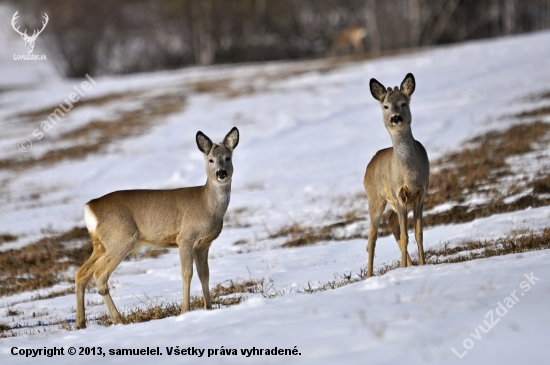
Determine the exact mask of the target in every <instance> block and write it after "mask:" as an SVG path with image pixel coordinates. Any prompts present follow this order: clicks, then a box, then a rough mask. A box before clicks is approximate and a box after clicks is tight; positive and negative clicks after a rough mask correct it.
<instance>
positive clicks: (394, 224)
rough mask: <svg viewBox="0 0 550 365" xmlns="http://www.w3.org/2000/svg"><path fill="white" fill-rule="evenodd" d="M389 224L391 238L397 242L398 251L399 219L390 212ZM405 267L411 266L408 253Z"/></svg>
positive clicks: (399, 243) (399, 238)
mask: <svg viewBox="0 0 550 365" xmlns="http://www.w3.org/2000/svg"><path fill="white" fill-rule="evenodd" d="M389 224H390V227H391V230H392V233H393V237H394V238H395V241H396V242H397V246H398V247H399V250H400V251H402V249H401V229H400V228H399V218H398V217H397V213H396V212H395V211H393V210H392V212H391V214H390V218H389ZM407 266H412V260H411V256H409V253H408V252H407Z"/></svg>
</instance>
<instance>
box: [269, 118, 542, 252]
mask: <svg viewBox="0 0 550 365" xmlns="http://www.w3.org/2000/svg"><path fill="white" fill-rule="evenodd" d="M548 143H550V124H549V123H544V122H541V121H536V122H533V123H525V124H518V125H513V126H511V127H509V128H507V129H505V130H502V131H491V132H488V133H486V134H484V135H481V136H477V137H475V138H472V139H470V140H468V141H466V142H465V143H464V145H463V147H462V148H461V149H459V150H458V151H452V152H449V153H447V154H445V155H444V156H443V157H441V158H440V159H438V160H436V161H432V163H431V166H432V171H433V172H432V173H431V175H430V191H429V192H428V194H427V196H426V202H425V204H424V211H428V210H429V209H432V208H434V207H436V206H438V205H440V204H444V203H452V205H453V206H452V207H451V208H450V209H447V210H445V211H442V212H438V213H434V214H429V215H426V214H425V215H424V226H425V227H431V226H438V225H445V224H453V223H454V224H456V223H466V222H471V221H473V220H475V219H479V218H483V217H488V216H491V215H494V214H500V213H507V212H513V211H518V210H524V209H527V208H529V207H532V208H537V207H541V206H547V205H550V198H548V197H546V196H540V195H541V194H548V193H550V175H549V174H548V172H545V171H541V172H540V173H539V175H540V176H538V177H537V178H536V179H535V180H532V181H523V180H521V179H524V177H521V178H518V177H515V176H514V174H513V172H512V166H510V164H509V162H508V161H507V159H509V158H510V157H513V156H515V157H517V156H521V155H523V154H526V153H529V152H534V151H537V150H541V149H544V148H546V146H547V145H548ZM503 179H510V180H512V181H511V182H510V183H508V184H506V185H505V184H503V183H502V181H503ZM529 190H531V191H529ZM520 192H527V193H526V194H524V195H523V196H522V197H520V198H518V199H516V200H514V201H512V202H507V201H506V198H507V197H509V196H510V195H513V194H518V193H520ZM471 197H478V198H479V197H483V198H485V199H486V203H484V204H483V205H476V206H472V205H470V204H468V203H467V200H468V199H470V198H471ZM354 199H355V200H357V199H360V198H359V197H354ZM344 200H345V201H342V202H340V204H348V205H350V206H351V202H350V201H349V199H348V200H346V199H344ZM365 205H366V202H365ZM366 217H367V213H366V212H365V211H363V210H360V209H357V208H352V207H350V208H349V210H348V211H347V213H345V214H343V215H341V216H339V217H332V220H333V221H334V220H336V222H335V223H331V224H321V225H317V226H309V225H305V224H300V223H292V224H289V225H285V226H283V227H281V228H280V229H278V230H277V231H276V232H274V233H271V234H270V238H277V237H285V238H286V242H285V243H284V244H283V247H299V246H307V245H312V244H315V243H318V242H320V241H340V240H349V239H354V238H361V237H362V236H361V235H360V234H355V235H348V236H342V235H339V234H337V230H338V229H340V228H342V227H346V226H347V225H349V224H351V223H354V222H358V221H365V219H366ZM408 223H409V229H413V228H414V227H413V222H412V220H411V219H409V222H408ZM390 234H391V229H390V227H389V225H388V224H387V219H385V220H383V223H382V224H381V226H380V229H379V235H381V236H387V235H390Z"/></svg>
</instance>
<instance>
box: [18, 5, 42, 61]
mask: <svg viewBox="0 0 550 365" xmlns="http://www.w3.org/2000/svg"><path fill="white" fill-rule="evenodd" d="M18 13H19V10H17V11H16V12H15V14H13V17H12V18H11V26H12V27H13V29H14V30H15V31H16V32H17V33H19V34H20V35H21V38H23V40H24V41H25V48H26V49H27V53H32V50H33V49H34V42H35V41H36V38H38V36H39V35H40V33H42V31H43V30H44V28H46V24H48V21H49V20H50V19H49V18H48V14H46V13H44V16H43V18H44V21H43V22H42V29H40V30H36V29H35V30H34V31H33V33H32V35H31V36H28V35H27V30H26V29H25V32H23V33H22V32H20V31H19V27H17V28H16V27H15V25H16V24H15V23H16V22H17V19H18V18H19V15H18ZM37 32H38V33H37Z"/></svg>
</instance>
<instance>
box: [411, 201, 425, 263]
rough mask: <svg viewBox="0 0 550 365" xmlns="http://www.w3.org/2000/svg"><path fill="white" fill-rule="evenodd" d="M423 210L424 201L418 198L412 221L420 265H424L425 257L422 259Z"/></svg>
mask: <svg viewBox="0 0 550 365" xmlns="http://www.w3.org/2000/svg"><path fill="white" fill-rule="evenodd" d="M423 208H424V201H423V199H422V198H420V199H419V200H418V201H417V202H416V204H415V206H414V211H413V219H414V234H415V238H416V244H417V245H418V258H419V261H420V265H424V263H425V257H424V233H423V232H422V231H423V228H424V227H423V224H422V210H423Z"/></svg>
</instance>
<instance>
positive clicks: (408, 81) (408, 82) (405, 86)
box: [401, 73, 416, 98]
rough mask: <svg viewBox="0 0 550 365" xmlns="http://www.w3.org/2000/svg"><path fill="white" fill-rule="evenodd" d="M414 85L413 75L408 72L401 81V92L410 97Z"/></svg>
mask: <svg viewBox="0 0 550 365" xmlns="http://www.w3.org/2000/svg"><path fill="white" fill-rule="evenodd" d="M415 87H416V81H414V76H413V74H411V73H408V74H407V76H405V79H404V80H403V82H401V92H402V93H403V95H405V97H406V98H410V97H411V95H412V93H413V92H414V89H415Z"/></svg>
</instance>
